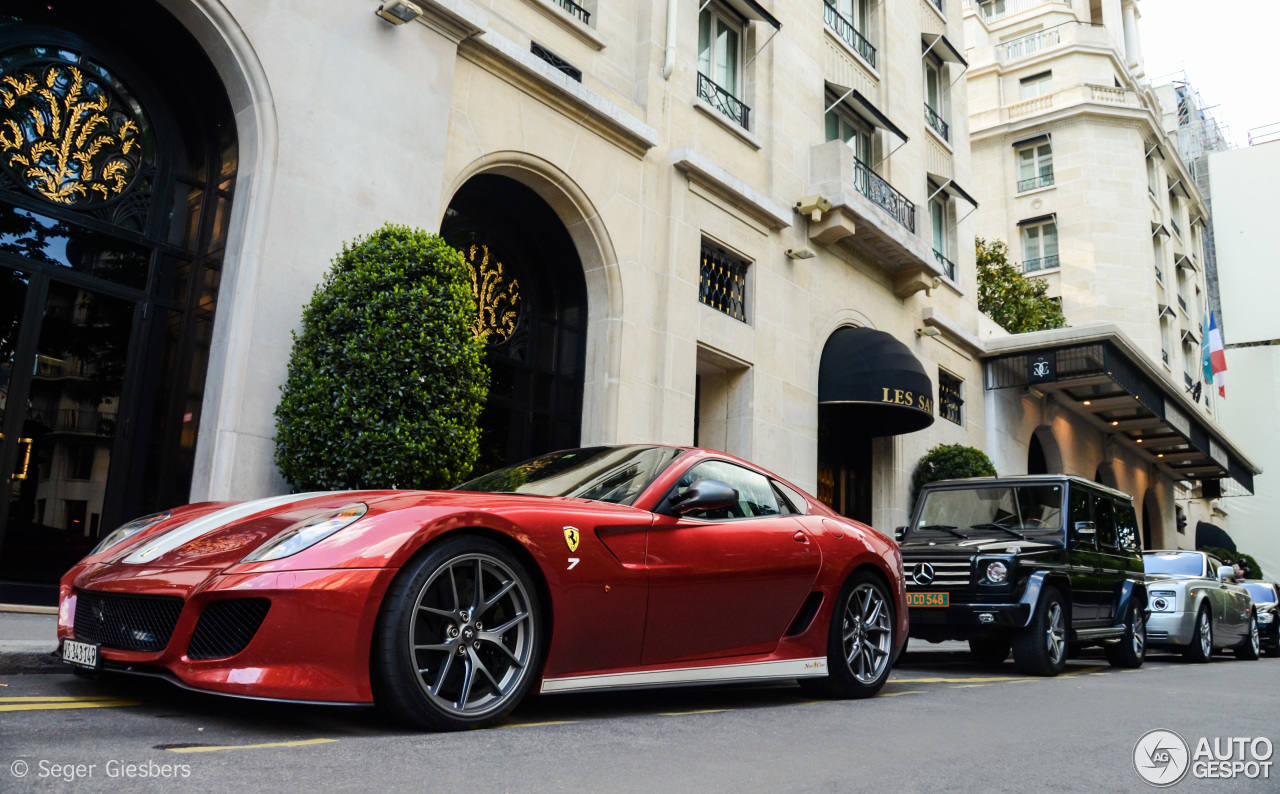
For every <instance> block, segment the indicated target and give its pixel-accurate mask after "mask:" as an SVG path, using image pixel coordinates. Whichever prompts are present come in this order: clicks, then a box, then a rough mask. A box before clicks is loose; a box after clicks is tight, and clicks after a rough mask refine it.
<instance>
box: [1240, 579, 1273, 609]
mask: <svg viewBox="0 0 1280 794" xmlns="http://www.w3.org/2000/svg"><path fill="white" fill-rule="evenodd" d="M1244 589H1246V590H1248V591H1249V595H1251V596H1253V603H1255V604H1274V603H1275V602H1276V591H1275V590H1273V589H1271V585H1269V584H1263V583H1262V582H1245V583H1244Z"/></svg>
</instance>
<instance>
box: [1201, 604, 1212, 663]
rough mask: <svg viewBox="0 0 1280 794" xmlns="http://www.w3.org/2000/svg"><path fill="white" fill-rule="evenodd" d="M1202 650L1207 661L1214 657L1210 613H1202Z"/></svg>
mask: <svg viewBox="0 0 1280 794" xmlns="http://www.w3.org/2000/svg"><path fill="white" fill-rule="evenodd" d="M1200 650H1201V651H1202V652H1203V653H1204V655H1205V658H1206V659H1207V658H1209V657H1210V656H1213V623H1211V622H1210V620H1209V613H1208V612H1201V613H1200Z"/></svg>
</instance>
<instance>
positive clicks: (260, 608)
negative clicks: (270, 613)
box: [187, 598, 271, 660]
mask: <svg viewBox="0 0 1280 794" xmlns="http://www.w3.org/2000/svg"><path fill="white" fill-rule="evenodd" d="M269 609H271V602H270V601H269V600H268V599H265V598H233V599H229V600H226V601H215V602H213V603H212V604H210V605H209V606H207V607H205V608H204V611H203V612H201V613H200V621H199V622H198V623H196V630H195V632H193V633H192V635H191V643H190V644H189V645H188V646H187V658H189V659H195V660H201V659H225V658H227V657H228V656H235V655H236V654H237V653H240V652H241V651H243V650H244V649H245V648H246V647H248V645H249V641H250V640H252V639H253V635H254V634H257V633H258V629H259V627H261V626H262V621H263V620H265V619H266V617H267V610H269Z"/></svg>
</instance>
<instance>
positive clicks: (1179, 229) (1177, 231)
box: [1169, 218, 1182, 237]
mask: <svg viewBox="0 0 1280 794" xmlns="http://www.w3.org/2000/svg"><path fill="white" fill-rule="evenodd" d="M1169 225H1170V226H1172V227H1173V233H1174V234H1176V235H1178V236H1179V237H1181V236H1182V227H1181V226H1179V225H1178V222H1177V221H1175V220H1174V219H1173V218H1170V219H1169Z"/></svg>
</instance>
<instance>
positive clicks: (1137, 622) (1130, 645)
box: [1107, 604, 1147, 670]
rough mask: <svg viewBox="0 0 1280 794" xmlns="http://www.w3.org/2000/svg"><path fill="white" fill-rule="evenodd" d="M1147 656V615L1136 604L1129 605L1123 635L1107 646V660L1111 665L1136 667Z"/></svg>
mask: <svg viewBox="0 0 1280 794" xmlns="http://www.w3.org/2000/svg"><path fill="white" fill-rule="evenodd" d="M1146 658H1147V615H1146V610H1144V609H1143V608H1142V607H1141V606H1140V605H1138V604H1132V605H1131V606H1130V607H1129V617H1128V618H1126V619H1125V622H1124V636H1123V637H1121V638H1120V641H1119V642H1117V643H1114V644H1112V645H1108V646H1107V661H1108V662H1110V663H1111V666H1112V667H1127V668H1129V669H1131V670H1132V669H1137V668H1139V667H1141V666H1142V663H1143V662H1144V661H1145V660H1146Z"/></svg>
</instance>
